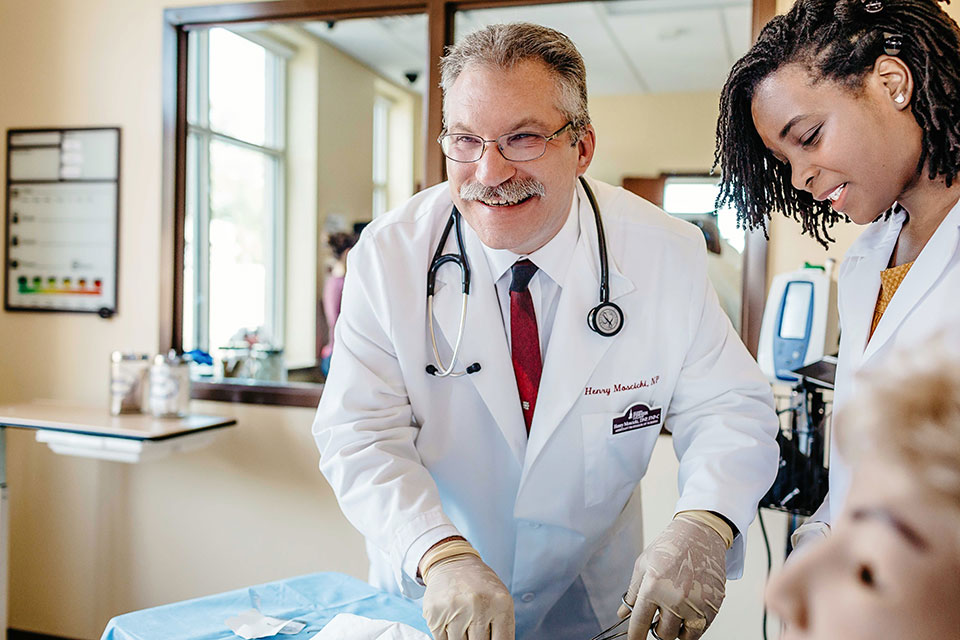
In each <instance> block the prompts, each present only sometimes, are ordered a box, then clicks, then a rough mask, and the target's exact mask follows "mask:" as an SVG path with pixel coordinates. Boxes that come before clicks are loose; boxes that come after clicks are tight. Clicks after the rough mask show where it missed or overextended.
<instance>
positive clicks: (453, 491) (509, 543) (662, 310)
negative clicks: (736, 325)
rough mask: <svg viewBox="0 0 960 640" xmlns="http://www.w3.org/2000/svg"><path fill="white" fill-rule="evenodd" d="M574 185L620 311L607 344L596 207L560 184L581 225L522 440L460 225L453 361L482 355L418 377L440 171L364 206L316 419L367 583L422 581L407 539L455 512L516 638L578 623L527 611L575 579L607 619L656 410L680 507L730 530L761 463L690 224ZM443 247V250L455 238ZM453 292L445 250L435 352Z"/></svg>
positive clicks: (633, 553)
mask: <svg viewBox="0 0 960 640" xmlns="http://www.w3.org/2000/svg"><path fill="white" fill-rule="evenodd" d="M592 184H593V185H594V190H595V191H596V194H597V198H598V200H599V203H600V210H601V212H602V214H603V219H604V225H605V228H606V229H605V230H606V238H607V247H608V252H609V255H610V290H611V296H610V297H611V299H612V301H614V302H615V303H616V304H618V305H619V306H620V307H621V308H622V309H623V311H624V314H625V317H626V322H625V325H624V328H623V330H622V331H621V332H620V333H619V334H618V335H617V336H615V337H613V338H605V337H602V336H600V335H598V334H596V333H594V332H593V331H591V330H590V329H589V328H588V326H587V321H586V318H587V312H588V311H589V310H590V309H592V308H593V307H594V306H595V305H596V304H597V303H598V301H599V294H598V288H599V282H600V277H599V262H598V249H597V232H596V226H595V224H594V219H593V213H592V210H591V208H590V206H589V203H588V201H587V199H586V197H585V196H584V194H583V191H582V187H580V186H579V185H578V192H579V201H580V207H579V212H578V214H579V225H580V237H579V240H578V244H577V247H576V250H575V251H574V253H573V255H571V256H570V267H569V272H568V273H567V275H566V278H565V280H564V281H563V282H561V283H560V284H561V287H562V291H561V294H560V300H559V303H558V305H559V306H558V309H557V314H556V320H555V322H554V327H553V332H552V334H551V338H550V341H549V347H548V350H547V352H546V354H545V356H544V366H543V377H542V379H541V383H540V388H539V396H538V401H537V407H536V413H535V415H534V419H533V423H532V426H531V433H530V436H529V439H528V438H527V434H526V430H525V427H524V421H523V416H522V414H521V410H520V401H519V397H518V394H517V386H516V382H515V378H514V373H513V368H512V364H511V357H510V351H509V349H508V346H507V340H506V335H505V331H504V321H503V319H502V317H501V310H500V306H499V303H498V300H497V294H496V290H495V288H494V283H493V277H492V275H491V273H490V269H489V267H488V265H487V261H486V259H485V256H484V254H483V249H482V246H481V244H480V241H479V239H478V237H477V236H476V234H475V233H474V232H473V231H472V230H471V229H470V228H469V226H468V225H466V224H464V225H463V227H464V241H465V243H466V249H467V256H468V259H469V261H470V266H471V267H472V282H471V289H470V296H469V302H468V309H467V320H466V328H465V334H464V341H463V342H464V344H463V347H462V351H461V355H460V357H459V364H458V367H457V370H460V371H462V370H463V368H464V367H465V366H467V365H469V364H472V363H474V362H478V363H480V365H481V367H482V369H481V370H480V371H479V372H477V373H475V374H472V375H465V376H463V377H459V378H439V377H435V376H431V375H428V374H427V373H426V372H425V367H426V366H427V365H428V364H430V363H432V362H433V361H434V357H433V352H432V348H431V346H430V335H429V329H428V324H427V310H426V292H425V289H426V279H427V268H428V266H429V264H430V261H431V257H432V255H433V253H434V250H435V248H436V245H437V242H438V241H439V238H440V235H441V232H442V230H443V226H444V224H445V223H446V221H447V219H448V217H449V215H450V211H451V206H452V205H451V199H450V195H449V187H448V185H446V184H442V185H438V186H436V187H434V188H431V189H428V190H426V191H424V192H422V193H420V194H418V195H416V196H415V197H414V198H413V199H412V200H411V201H410V202H409V203H408V204H407V205H405V206H404V207H402V208H401V209H399V210H396V211H393V212H391V213H389V214H387V215H385V216H383V217H381V218H378V219H377V220H375V221H374V222H373V223H371V224H370V225H369V226H368V227H367V228H366V229H365V230H364V233H363V236H362V238H361V239H360V241H359V243H358V244H357V245H356V247H355V248H354V249H353V250H352V251H351V252H350V256H349V262H348V269H347V282H346V286H345V289H344V297H343V306H342V311H341V316H340V319H339V321H338V323H337V329H336V340H335V344H336V348H335V349H334V353H333V360H332V363H331V368H330V371H331V375H330V377H329V379H328V381H327V385H326V387H325V388H324V391H323V396H322V399H321V401H320V406H319V409H318V412H317V416H316V420H315V422H314V426H313V433H314V435H315V438H316V441H317V445H318V447H319V449H320V453H321V461H320V467H321V469H322V471H323V473H324V474H325V476H326V477H327V479H328V480H329V482H330V484H331V486H332V487H333V490H334V491H335V493H336V495H337V497H338V499H339V502H340V505H341V507H342V509H343V511H344V513H345V514H346V516H347V518H349V520H350V521H351V522H352V523H353V524H354V526H356V527H357V528H358V529H359V530H360V531H361V532H362V533H363V534H364V536H365V537H366V539H367V546H368V551H369V553H370V559H371V568H370V577H371V581H372V582H373V584H375V585H376V586H379V587H381V588H383V589H386V590H391V591H398V590H399V591H401V592H402V593H404V594H405V595H407V596H409V597H414V598H417V597H420V596H421V595H422V592H423V587H422V586H421V584H419V583H418V581H417V580H416V578H415V575H410V573H409V572H404V571H403V567H404V561H405V560H407V565H406V566H408V567H409V566H411V563H410V559H409V558H407V553H408V551H409V550H410V548H411V546H412V545H413V544H414V543H415V542H417V541H418V540H419V542H420V543H421V546H422V543H423V542H424V541H425V540H426V541H427V542H428V543H430V544H432V543H433V542H436V541H438V540H439V537H442V536H440V534H439V533H438V532H437V531H436V530H435V529H436V527H438V526H440V525H450V524H452V525H453V526H455V527H456V529H457V530H458V531H459V532H460V533H461V534H462V535H463V536H464V537H466V538H467V539H468V540H469V541H470V542H471V543H472V544H473V546H474V547H476V548H477V550H478V551H479V552H480V554H481V556H482V557H483V560H484V562H486V563H487V564H488V565H490V566H491V567H492V568H493V569H494V570H495V571H496V572H497V574H498V575H499V576H500V578H501V579H502V580H503V582H504V583H505V584H506V586H507V587H508V588H509V589H510V591H511V593H512V594H513V595H514V601H515V603H516V616H517V637H518V638H523V637H525V636H526V637H563V636H555V635H550V634H552V633H558V631H556V630H558V629H565V628H568V627H567V626H566V625H567V623H569V624H574V623H576V622H580V623H582V620H566V621H565V620H563V615H562V614H563V613H569V616H568V617H577V616H581V615H582V611H583V608H582V607H581V608H580V609H578V611H580V613H570V611H571V610H567V611H564V612H558V611H554V612H553V613H552V614H551V616H550V619H549V620H547V621H546V622H544V618H545V617H546V616H547V613H548V612H549V611H550V610H551V608H552V607H553V606H554V604H555V603H557V602H558V600H559V599H560V598H561V597H562V596H563V595H564V593H565V592H567V591H568V589H573V588H575V589H577V590H578V593H583V591H584V590H585V591H586V594H587V598H588V600H589V602H588V603H587V604H588V605H589V606H588V609H592V611H593V612H594V614H595V615H596V616H597V619H598V621H599V622H600V623H604V624H608V623H609V622H610V621H612V620H615V619H616V618H615V612H616V609H617V606H618V605H619V602H620V595H621V594H622V593H623V592H624V590H625V589H626V586H627V584H628V582H629V578H630V573H631V570H632V567H633V563H634V560H635V559H636V557H637V555H638V554H639V553H640V552H641V551H642V549H643V541H642V535H641V514H640V501H639V490H638V491H636V492H635V491H634V490H635V489H636V488H637V485H638V482H639V481H640V479H641V478H642V477H643V474H644V472H645V471H646V468H647V464H648V462H649V460H650V456H651V452H652V450H653V446H654V444H655V443H656V441H657V435H658V433H659V431H660V426H659V425H660V423H661V422H663V421H664V419H665V423H666V427H667V428H668V429H670V430H672V432H673V445H674V448H675V450H676V452H677V454H678V456H679V459H680V473H679V475H680V477H679V484H680V490H681V491H680V494H681V497H680V501H679V503H678V504H677V506H676V508H677V510H685V509H710V510H714V511H717V512H719V513H722V514H724V515H725V516H726V517H728V518H729V519H730V520H732V521H733V522H734V523H735V524H736V526H737V527H738V529H739V530H740V531H741V532H745V531H746V530H747V526H748V525H749V523H750V522H751V520H752V519H753V517H754V513H755V512H756V506H757V502H758V500H759V498H760V496H761V495H762V494H763V493H764V492H765V491H766V489H767V488H768V487H769V486H770V484H771V483H772V481H773V478H774V475H775V473H776V464H777V447H776V444H775V441H774V435H775V433H776V429H777V420H776V418H775V415H774V413H773V411H772V399H771V394H770V387H769V385H768V383H767V382H766V381H765V379H764V377H763V376H762V374H761V373H760V371H759V369H758V367H757V365H756V364H755V363H754V362H753V361H752V359H751V358H750V355H749V354H748V352H747V351H746V349H745V348H744V347H743V344H742V343H741V342H740V340H739V338H738V336H737V335H736V334H735V333H734V331H733V330H732V328H731V326H730V323H729V321H728V320H727V318H726V316H724V314H723V312H722V311H721V309H720V306H719V305H718V303H717V298H716V295H715V294H714V291H713V289H712V288H711V286H710V284H709V282H708V281H707V277H706V267H705V259H706V256H705V250H704V240H703V237H702V235H701V232H700V231H699V230H698V229H697V228H695V227H694V226H692V225H689V224H687V223H684V222H681V221H678V220H676V219H673V218H670V217H669V216H667V215H666V214H664V213H663V212H662V211H661V210H659V209H657V208H656V207H655V206H653V205H651V204H650V203H648V202H646V201H644V200H641V199H640V198H638V197H636V196H634V195H633V194H630V193H628V192H626V191H624V190H622V189H619V188H615V187H611V186H609V185H605V184H602V183H597V182H592ZM446 246H447V251H448V252H456V244H455V236H454V234H453V233H451V234H450V237H449V239H448V242H447V245H446ZM460 305H461V289H460V272H459V270H457V269H456V268H455V267H452V266H445V267H443V268H441V269H440V270H439V273H438V275H437V291H436V295H435V299H434V316H435V323H436V331H437V340H438V343H439V348H440V353H441V356H442V358H443V362H444V363H447V362H449V360H450V355H451V353H452V348H451V345H453V344H454V343H455V342H456V337H457V329H458V326H459V318H460V308H461V307H460ZM641 405H645V407H644V406H641ZM657 412H660V413H659V417H660V419H658V420H656V418H657V416H658V413H657ZM627 414H630V415H627ZM644 416H646V417H647V418H648V419H650V420H655V423H654V424H651V425H650V426H646V427H642V428H634V429H630V430H621V431H619V432H617V433H614V429H613V427H614V421H615V420H617V419H620V421H619V422H618V424H621V425H622V426H623V425H625V426H626V427H629V426H631V422H630V420H631V419H633V420H634V423H637V422H640V423H642V422H641V420H642V419H643V418H644ZM431 536H439V537H437V538H436V539H433V538H431ZM743 550H744V541H743V537H742V536H740V537H739V538H737V541H736V542H735V544H734V547H733V549H732V550H731V551H730V552H729V553H728V557H727V560H728V573H729V574H730V575H731V576H733V577H736V576H737V575H739V573H740V571H741V567H742V562H743ZM412 560H413V563H412V566H413V567H415V566H416V561H418V560H419V558H418V557H415V558H413V559H412ZM414 573H415V572H414ZM578 578H579V580H578ZM581 600H582V598H581ZM558 608H559V607H558ZM541 623H543V624H541ZM548 629H552V630H554V631H548Z"/></svg>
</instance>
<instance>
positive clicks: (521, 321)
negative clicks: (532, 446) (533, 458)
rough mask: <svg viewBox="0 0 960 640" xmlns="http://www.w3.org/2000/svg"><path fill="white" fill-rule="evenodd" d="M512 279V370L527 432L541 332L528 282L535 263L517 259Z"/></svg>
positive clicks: (537, 377)
mask: <svg viewBox="0 0 960 640" xmlns="http://www.w3.org/2000/svg"><path fill="white" fill-rule="evenodd" d="M511 271H512V272H513V280H512V282H510V342H511V351H512V355H513V372H514V374H516V376H517V391H519V392H520V406H521V408H522V409H523V421H524V422H525V423H526V424H527V434H528V435H529V433H530V424H531V423H532V422H533V410H534V409H535V408H536V407H537V389H539V388H540V372H541V371H542V370H543V363H542V362H541V361H540V334H539V333H538V332H537V315H536V313H535V312H534V310H533V298H531V297H530V290H529V289H528V288H527V285H528V284H530V279H531V278H532V277H533V274H535V273H536V272H537V265H535V264H533V263H532V262H530V261H529V260H518V261H517V263H516V264H514V265H513V267H512V269H511Z"/></svg>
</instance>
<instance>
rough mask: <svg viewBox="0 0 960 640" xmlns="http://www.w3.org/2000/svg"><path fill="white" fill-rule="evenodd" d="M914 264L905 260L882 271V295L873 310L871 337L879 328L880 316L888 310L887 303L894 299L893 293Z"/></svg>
mask: <svg viewBox="0 0 960 640" xmlns="http://www.w3.org/2000/svg"><path fill="white" fill-rule="evenodd" d="M912 266H913V263H912V262H905V263H903V264H901V265H897V266H896V267H890V268H889V269H884V270H883V271H881V272H880V295H879V297H878V298H877V307H876V309H874V310H873V324H872V325H871V326H870V337H873V332H874V331H876V330H877V325H878V324H880V318H882V317H883V312H884V311H886V310H887V305H889V304H890V301H891V300H893V294H895V293H896V292H897V288H899V287H900V283H901V282H903V279H904V278H906V277H907V272H908V271H910V267H912Z"/></svg>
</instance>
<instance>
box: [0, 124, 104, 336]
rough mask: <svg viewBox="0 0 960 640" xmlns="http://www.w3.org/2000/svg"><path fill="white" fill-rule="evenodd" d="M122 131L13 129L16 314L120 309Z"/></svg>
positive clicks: (11, 292) (10, 184)
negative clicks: (118, 296) (119, 261)
mask: <svg viewBox="0 0 960 640" xmlns="http://www.w3.org/2000/svg"><path fill="white" fill-rule="evenodd" d="M119 178H120V129H119V128H115V127H114V128H87V129H31V130H15V129H11V130H9V131H7V190H6V194H7V215H6V221H7V223H6V288H5V295H4V308H5V309H7V310H9V311H74V312H86V313H99V314H100V315H101V316H103V317H105V318H106V317H110V316H112V315H113V314H114V313H116V311H117V257H118V240H119V238H118V227H119V202H120V199H119V196H120V193H119V192H120V181H119Z"/></svg>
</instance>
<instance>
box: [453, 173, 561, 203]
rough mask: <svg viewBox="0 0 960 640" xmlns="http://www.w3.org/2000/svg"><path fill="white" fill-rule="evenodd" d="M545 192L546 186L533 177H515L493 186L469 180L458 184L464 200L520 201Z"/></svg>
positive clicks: (543, 194)
mask: <svg viewBox="0 0 960 640" xmlns="http://www.w3.org/2000/svg"><path fill="white" fill-rule="evenodd" d="M546 193H547V190H546V188H545V187H544V186H543V183H541V182H540V181H538V180H534V179H533V178H516V179H513V180H510V181H508V182H504V183H503V184H498V185H497V186H495V187H488V186H486V185H482V184H480V183H479V182H470V183H464V184H462V185H460V197H461V198H463V199H464V200H468V201H469V200H480V201H481V202H520V201H521V200H524V199H526V198H529V197H530V196H540V197H541V198H542V197H543V196H545V195H546Z"/></svg>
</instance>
